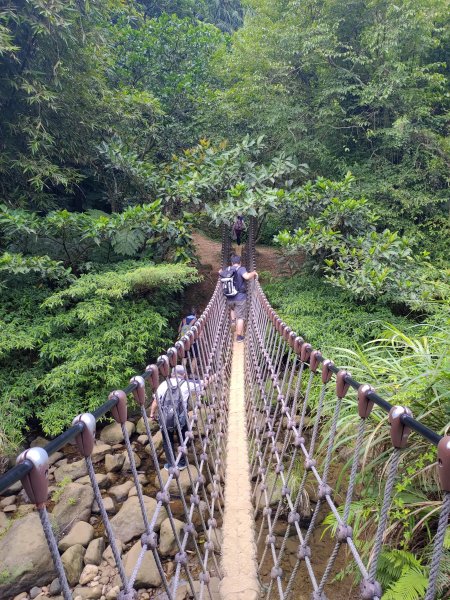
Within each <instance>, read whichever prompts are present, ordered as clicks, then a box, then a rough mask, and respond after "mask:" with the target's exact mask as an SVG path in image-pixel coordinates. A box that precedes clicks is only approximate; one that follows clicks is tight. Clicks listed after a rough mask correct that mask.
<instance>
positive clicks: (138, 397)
mask: <svg viewBox="0 0 450 600" xmlns="http://www.w3.org/2000/svg"><path fill="white" fill-rule="evenodd" d="M130 383H134V384H136V387H135V388H134V390H133V391H132V394H133V398H134V400H135V402H136V404H139V406H144V404H145V379H144V378H143V377H142V376H141V375H135V376H134V377H132V378H131V379H130Z"/></svg>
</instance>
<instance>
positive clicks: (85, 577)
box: [80, 555, 98, 585]
mask: <svg viewBox="0 0 450 600" xmlns="http://www.w3.org/2000/svg"><path fill="white" fill-rule="evenodd" d="M84 558H85V559H86V555H84ZM97 575H98V567H97V565H86V566H85V567H84V569H83V571H82V573H81V575H80V584H81V585H86V584H87V583H90V582H91V581H93V580H94V577H97Z"/></svg>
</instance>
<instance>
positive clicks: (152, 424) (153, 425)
mask: <svg viewBox="0 0 450 600" xmlns="http://www.w3.org/2000/svg"><path fill="white" fill-rule="evenodd" d="M148 422H149V425H150V431H151V433H153V432H154V431H157V429H158V427H159V425H158V423H157V422H156V421H152V420H151V419H149V420H148ZM136 433H139V435H141V434H144V433H145V434H146V433H147V430H146V429H145V424H144V418H143V417H141V418H140V419H139V421H138V422H137V423H136Z"/></svg>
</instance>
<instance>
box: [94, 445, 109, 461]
mask: <svg viewBox="0 0 450 600" xmlns="http://www.w3.org/2000/svg"><path fill="white" fill-rule="evenodd" d="M108 452H111V446H110V445H109V444H105V443H103V442H99V441H98V440H97V441H96V442H95V446H94V449H93V450H92V454H91V459H92V462H93V463H94V464H96V463H98V462H100V461H101V460H102V459H103V458H104V457H105V456H106V454H108Z"/></svg>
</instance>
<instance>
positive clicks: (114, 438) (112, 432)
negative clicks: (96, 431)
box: [100, 421, 135, 446]
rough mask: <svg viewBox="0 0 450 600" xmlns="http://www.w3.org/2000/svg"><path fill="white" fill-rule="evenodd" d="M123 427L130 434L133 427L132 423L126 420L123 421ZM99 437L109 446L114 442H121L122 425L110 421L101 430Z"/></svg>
mask: <svg viewBox="0 0 450 600" xmlns="http://www.w3.org/2000/svg"><path fill="white" fill-rule="evenodd" d="M125 428H126V430H127V431H128V435H129V436H130V435H131V434H132V433H133V432H134V429H135V426H134V423H131V421H127V422H126V423H125ZM100 439H101V441H102V442H104V443H105V444H110V445H111V446H113V445H114V444H120V443H121V442H123V434H122V427H121V426H120V424H119V423H111V425H107V426H106V427H104V428H103V429H102V430H101V432H100Z"/></svg>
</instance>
